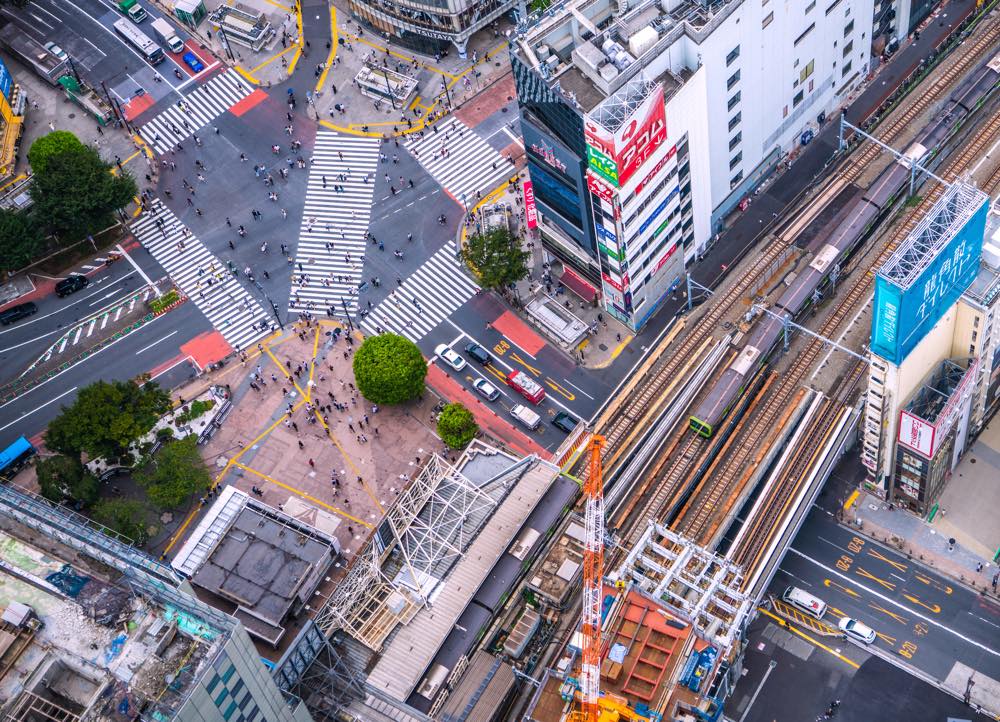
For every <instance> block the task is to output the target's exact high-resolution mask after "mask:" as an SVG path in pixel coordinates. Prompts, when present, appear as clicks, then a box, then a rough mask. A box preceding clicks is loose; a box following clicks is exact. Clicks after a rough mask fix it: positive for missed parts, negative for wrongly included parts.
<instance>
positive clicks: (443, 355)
mask: <svg viewBox="0 0 1000 722" xmlns="http://www.w3.org/2000/svg"><path fill="white" fill-rule="evenodd" d="M434 353H435V354H437V357H438V358H439V359H441V360H442V361H444V362H445V363H446V364H447V365H448V366H450V367H451V368H452V369H454V370H455V371H461V370H462V369H464V368H465V359H464V358H462V357H461V356H459V355H458V352H456V351H454V350H453V349H452V348H451V347H449V346H447V345H445V344H441V345H440V346H438V347H437V348H436V349H434Z"/></svg>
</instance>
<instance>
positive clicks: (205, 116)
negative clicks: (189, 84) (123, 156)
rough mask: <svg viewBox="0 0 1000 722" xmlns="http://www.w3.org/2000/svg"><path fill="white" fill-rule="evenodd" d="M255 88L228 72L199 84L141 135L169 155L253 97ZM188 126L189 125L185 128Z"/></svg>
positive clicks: (160, 115) (148, 125)
mask: <svg viewBox="0 0 1000 722" xmlns="http://www.w3.org/2000/svg"><path fill="white" fill-rule="evenodd" d="M251 92H253V89H252V88H251V87H250V86H249V85H248V84H247V82H246V81H245V80H243V78H241V77H240V76H239V73H236V72H235V71H232V70H229V69H226V70H224V71H222V72H221V73H219V74H218V75H216V76H215V77H213V78H212V79H211V80H209V81H208V82H207V83H204V84H202V85H199V86H198V87H197V89H195V90H194V91H193V92H192V93H190V94H188V95H185V96H184V97H183V98H182V99H181V101H179V102H182V103H183V104H184V106H183V109H182V108H181V106H180V105H178V102H174V103H172V104H171V105H170V107H168V108H167V109H166V110H162V111H160V113H159V115H157V116H156V117H154V118H152V119H151V120H149V122H147V123H146V124H145V125H143V126H142V127H141V128H140V129H139V135H141V136H142V139H143V140H144V141H146V143H148V144H149V145H151V146H152V147H153V149H154V150H155V151H156V152H157V153H160V154H162V153H166V152H167V151H168V150H170V149H171V148H175V147H176V146H177V144H178V143H180V142H181V141H183V140H185V139H186V138H188V137H189V136H191V135H193V134H194V133H196V132H197V131H198V130H199V129H201V128H203V127H205V126H206V125H208V124H209V123H211V122H212V121H213V120H215V119H216V118H218V117H219V116H220V115H222V114H223V113H224V112H226V111H227V110H228V109H229V108H231V107H233V105H235V104H236V103H238V102H239V101H241V100H243V98H245V97H247V96H248V95H250V93H251ZM185 123H186V125H185Z"/></svg>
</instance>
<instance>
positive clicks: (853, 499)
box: [844, 489, 861, 511]
mask: <svg viewBox="0 0 1000 722" xmlns="http://www.w3.org/2000/svg"><path fill="white" fill-rule="evenodd" d="M859 496H861V492H860V491H858V490H857V489H855V490H854V491H852V492H851V495H850V496H849V497H847V501H846V502H844V511H847V510H848V509H850V508H851V507H852V506H854V502H856V501H857V500H858V497H859Z"/></svg>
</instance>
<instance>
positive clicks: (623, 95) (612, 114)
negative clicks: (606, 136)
mask: <svg viewBox="0 0 1000 722" xmlns="http://www.w3.org/2000/svg"><path fill="white" fill-rule="evenodd" d="M659 85H660V84H659V83H657V82H656V81H655V80H648V79H646V78H644V77H642V76H641V75H640V76H639V77H637V78H635V79H633V80H630V81H628V82H627V83H626V84H625V85H624V86H622V88H621V89H620V90H618V92H616V93H615V94H614V95H612V96H610V97H609V98H608V99H607V100H605V101H604V102H603V103H601V104H600V105H598V106H597V107H596V108H594V109H593V110H592V111H591V112H590V116H589V117H590V120H592V121H593V122H595V123H597V124H598V125H600V126H601V127H602V128H604V130H606V131H607V132H609V133H612V134H614V133H616V132H618V130H619V129H620V128H621V127H622V126H623V125H624V124H625V123H626V121H628V119H629V118H631V117H632V114H633V113H634V112H635V111H636V110H637V109H638V108H639V106H641V105H642V103H643V101H645V100H646V98H648V97H649V94H650V93H652V92H653V91H655V90H656V89H657V88H658V87H659Z"/></svg>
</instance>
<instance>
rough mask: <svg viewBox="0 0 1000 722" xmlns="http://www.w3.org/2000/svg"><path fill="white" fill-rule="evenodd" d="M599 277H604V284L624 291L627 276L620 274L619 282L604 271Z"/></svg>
mask: <svg viewBox="0 0 1000 722" xmlns="http://www.w3.org/2000/svg"><path fill="white" fill-rule="evenodd" d="M601 277H602V278H604V282H605V283H606V284H608V285H609V286H613V287H614V289H615V290H616V291H619V292H622V293H624V291H625V286H627V285H628V276H622V282H621V283H619V282H618V281H616V280H615V279H613V278H612V277H611V276H609V275H608V274H606V273H602V274H601Z"/></svg>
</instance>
